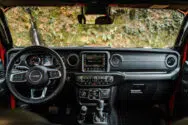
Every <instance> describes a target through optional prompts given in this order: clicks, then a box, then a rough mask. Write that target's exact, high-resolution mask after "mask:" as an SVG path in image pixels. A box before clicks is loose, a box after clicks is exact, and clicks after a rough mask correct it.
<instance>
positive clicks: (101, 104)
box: [96, 100, 104, 121]
mask: <svg viewBox="0 0 188 125" xmlns="http://www.w3.org/2000/svg"><path fill="white" fill-rule="evenodd" d="M96 109H97V116H98V118H99V119H100V120H101V121H103V119H104V116H103V110H104V100H99V101H98V103H97V108H96Z"/></svg>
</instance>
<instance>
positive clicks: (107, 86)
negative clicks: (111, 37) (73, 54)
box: [76, 51, 116, 125]
mask: <svg viewBox="0 0 188 125" xmlns="http://www.w3.org/2000/svg"><path fill="white" fill-rule="evenodd" d="M81 58H82V73H76V85H77V87H76V93H77V101H78V103H79V105H80V106H81V109H80V114H79V115H78V119H77V121H78V124H80V125H110V122H109V117H110V114H111V107H112V103H111V102H112V100H113V96H112V95H115V93H114V91H113V89H114V84H115V79H116V76H115V75H114V74H111V73H109V71H110V68H109V60H110V54H109V53H108V52H105V51H104V52H103V51H97V52H95V51H84V52H82V53H81ZM86 109H87V110H86ZM88 110H89V111H88Z"/></svg>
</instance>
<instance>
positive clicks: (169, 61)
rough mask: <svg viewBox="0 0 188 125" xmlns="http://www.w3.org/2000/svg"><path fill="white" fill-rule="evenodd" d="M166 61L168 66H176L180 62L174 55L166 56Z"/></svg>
mask: <svg viewBox="0 0 188 125" xmlns="http://www.w3.org/2000/svg"><path fill="white" fill-rule="evenodd" d="M165 63H166V66H167V67H168V68H174V67H175V66H176V65H177V63H178V59H177V57H176V56H174V55H168V56H167V57H166V60H165Z"/></svg>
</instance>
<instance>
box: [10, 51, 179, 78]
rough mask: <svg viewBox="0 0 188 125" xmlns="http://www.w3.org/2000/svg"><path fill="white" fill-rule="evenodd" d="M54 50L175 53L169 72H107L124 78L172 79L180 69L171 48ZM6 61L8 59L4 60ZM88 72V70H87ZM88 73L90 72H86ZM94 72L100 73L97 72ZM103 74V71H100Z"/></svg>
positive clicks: (176, 53)
mask: <svg viewBox="0 0 188 125" xmlns="http://www.w3.org/2000/svg"><path fill="white" fill-rule="evenodd" d="M21 49H23V48H13V49H11V50H9V51H8V52H7V57H8V55H9V53H11V52H13V51H19V50H21ZM51 49H54V50H55V51H57V52H58V51H63V50H64V51H67V50H74V51H94V52H98V51H103V52H105V51H116V52H122V51H123V52H145V53H165V54H175V55H177V57H178V64H177V68H176V69H174V70H173V71H171V72H147V71H146V72H118V71H117V72H107V74H115V75H119V76H122V77H123V78H124V80H174V79H176V78H177V76H178V73H179V71H180V54H179V53H178V52H176V51H174V50H172V49H150V48H149V49H148V48H103V47H101V48H100V47H99V48H94V47H62V48H53V47H52V48H51ZM6 61H7V62H8V59H7V60H6ZM87 73H88V72H87ZM88 74H90V73H88ZM91 74H95V73H91ZM96 74H98V75H99V74H100V73H99V72H97V73H96ZM101 74H104V73H101Z"/></svg>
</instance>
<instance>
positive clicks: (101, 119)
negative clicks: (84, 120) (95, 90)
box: [93, 100, 108, 125]
mask: <svg viewBox="0 0 188 125" xmlns="http://www.w3.org/2000/svg"><path fill="white" fill-rule="evenodd" d="M96 110H97V111H96V113H94V117H93V122H94V124H100V125H107V115H108V114H107V113H104V112H103V110H104V100H98V103H97V107H96Z"/></svg>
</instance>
